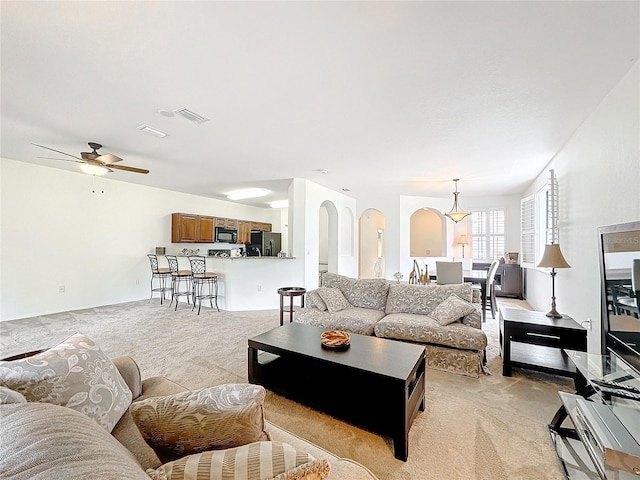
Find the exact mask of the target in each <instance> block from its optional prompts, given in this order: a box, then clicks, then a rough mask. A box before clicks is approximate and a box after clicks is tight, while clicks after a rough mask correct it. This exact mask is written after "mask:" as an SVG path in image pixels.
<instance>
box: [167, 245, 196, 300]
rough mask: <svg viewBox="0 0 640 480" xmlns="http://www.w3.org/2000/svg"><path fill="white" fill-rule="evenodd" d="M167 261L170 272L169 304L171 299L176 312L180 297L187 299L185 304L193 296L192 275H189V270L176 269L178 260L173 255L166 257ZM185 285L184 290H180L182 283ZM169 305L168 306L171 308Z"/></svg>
mask: <svg viewBox="0 0 640 480" xmlns="http://www.w3.org/2000/svg"><path fill="white" fill-rule="evenodd" d="M167 261H168V262H169V269H170V270H171V287H172V292H171V303H173V299H174V298H175V300H176V308H175V310H176V311H177V310H178V303H180V297H184V296H186V297H187V303H191V302H189V297H190V296H191V295H193V275H192V274H191V270H180V269H179V268H178V259H177V258H176V256H175V255H167ZM183 282H184V283H185V285H186V288H184V289H183V290H181V289H180V286H181V285H182V283H183ZM171 303H169V306H171Z"/></svg>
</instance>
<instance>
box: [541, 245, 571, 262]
mask: <svg viewBox="0 0 640 480" xmlns="http://www.w3.org/2000/svg"><path fill="white" fill-rule="evenodd" d="M538 266H539V267H547V268H571V265H569V264H568V263H567V261H566V260H565V259H564V256H563V255H562V252H561V251H560V245H558V244H557V243H551V244H549V245H545V247H544V254H543V255H542V260H540V263H539V264H538Z"/></svg>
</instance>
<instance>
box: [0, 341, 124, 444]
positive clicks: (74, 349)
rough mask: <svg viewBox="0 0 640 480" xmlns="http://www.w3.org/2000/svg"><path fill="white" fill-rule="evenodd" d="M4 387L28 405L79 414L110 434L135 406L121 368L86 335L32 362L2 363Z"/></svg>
mask: <svg viewBox="0 0 640 480" xmlns="http://www.w3.org/2000/svg"><path fill="white" fill-rule="evenodd" d="M0 386H5V387H7V388H10V389H11V390H15V391H16V392H18V393H20V394H22V395H23V396H24V397H25V398H26V399H27V400H28V401H29V402H41V403H52V404H54V405H61V406H63V407H68V408H72V409H73V410H77V411H79V412H80V413H84V414H85V415H86V416H88V417H90V418H92V419H94V420H95V421H96V422H97V423H98V425H100V426H101V427H103V428H105V429H106V430H107V431H108V432H111V430H113V427H115V425H116V423H118V420H120V417H122V415H124V413H125V412H126V410H127V408H129V405H130V404H131V390H129V387H128V386H127V384H126V382H125V381H124V379H123V378H122V376H121V375H120V372H119V371H118V369H117V368H116V366H115V365H114V364H113V362H112V361H111V360H110V359H109V357H107V356H106V355H105V354H104V353H103V352H102V350H100V348H99V347H98V346H97V345H96V344H95V343H94V342H93V340H91V339H90V338H88V337H86V336H85V335H82V334H81V333H76V334H75V335H72V336H71V337H69V338H67V339H66V340H65V341H64V342H62V343H61V344H60V345H57V346H55V347H53V348H51V349H49V350H46V351H44V352H41V353H38V354H36V355H33V356H32V357H27V358H22V359H20V360H13V361H10V362H2V361H0Z"/></svg>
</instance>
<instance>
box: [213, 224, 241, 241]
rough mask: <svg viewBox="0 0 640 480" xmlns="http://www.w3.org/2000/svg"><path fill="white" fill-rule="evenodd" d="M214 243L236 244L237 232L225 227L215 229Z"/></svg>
mask: <svg viewBox="0 0 640 480" xmlns="http://www.w3.org/2000/svg"><path fill="white" fill-rule="evenodd" d="M215 240H216V242H221V243H236V242H237V241H238V230H234V229H231V228H225V227H216V239H215Z"/></svg>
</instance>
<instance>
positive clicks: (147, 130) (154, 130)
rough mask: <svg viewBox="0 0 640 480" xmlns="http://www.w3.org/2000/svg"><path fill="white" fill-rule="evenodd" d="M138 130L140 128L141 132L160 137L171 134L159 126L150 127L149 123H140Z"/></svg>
mask: <svg viewBox="0 0 640 480" xmlns="http://www.w3.org/2000/svg"><path fill="white" fill-rule="evenodd" d="M136 130H140V131H141V132H144V133H148V134H149V135H153V136H154V137H158V138H164V137H166V136H167V135H169V134H168V133H164V132H162V131H160V130H158V129H157V128H153V127H150V126H149V125H140V126H139V127H136Z"/></svg>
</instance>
